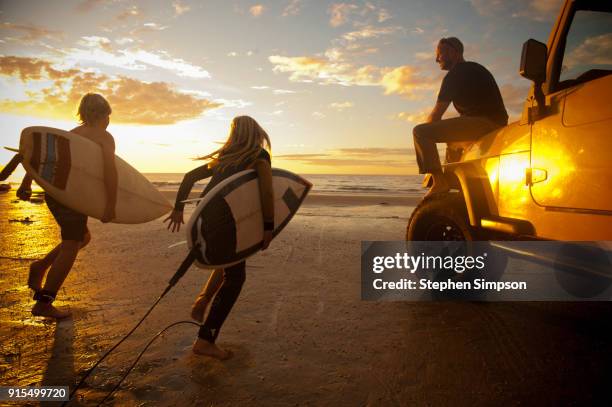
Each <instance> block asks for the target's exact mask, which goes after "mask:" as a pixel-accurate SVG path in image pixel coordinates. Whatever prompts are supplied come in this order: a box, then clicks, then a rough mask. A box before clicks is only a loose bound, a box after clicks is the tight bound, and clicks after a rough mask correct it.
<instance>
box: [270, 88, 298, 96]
mask: <svg viewBox="0 0 612 407" xmlns="http://www.w3.org/2000/svg"><path fill="white" fill-rule="evenodd" d="M272 93H274V94H275V95H291V94H293V93H296V92H295V91H294V90H289V89H274V90H273V91H272Z"/></svg>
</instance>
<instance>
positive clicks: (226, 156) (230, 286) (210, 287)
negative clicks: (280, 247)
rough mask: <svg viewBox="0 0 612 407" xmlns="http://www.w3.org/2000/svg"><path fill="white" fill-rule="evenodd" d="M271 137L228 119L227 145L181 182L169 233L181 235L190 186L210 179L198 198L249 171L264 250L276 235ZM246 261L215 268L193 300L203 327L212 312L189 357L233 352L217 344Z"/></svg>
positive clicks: (244, 121)
mask: <svg viewBox="0 0 612 407" xmlns="http://www.w3.org/2000/svg"><path fill="white" fill-rule="evenodd" d="M265 148H267V149H268V150H269V149H270V138H269V137H268V134H267V133H266V132H265V130H264V129H263V128H261V126H260V125H259V124H258V123H257V122H256V121H255V120H254V119H253V118H251V117H249V116H238V117H235V118H234V120H232V124H231V127H230V133H229V137H228V139H227V141H226V142H225V144H224V145H223V147H221V148H220V149H218V150H216V151H214V152H212V153H210V154H208V155H206V156H204V157H201V158H200V159H201V160H208V163H206V164H204V165H203V166H201V167H198V168H196V169H194V170H192V171H190V172H188V173H187V174H185V177H184V178H183V182H182V183H181V186H180V187H179V191H178V194H177V196H176V203H175V204H174V211H173V212H172V214H171V215H170V216H169V217H168V218H166V219H165V220H164V222H166V221H168V220H170V223H169V224H168V229H169V230H171V231H172V232H175V231H177V232H178V231H179V229H180V227H181V224H183V223H184V222H183V208H184V206H185V205H184V203H183V202H182V201H184V200H185V199H187V197H188V196H189V192H190V191H191V188H192V187H193V185H194V184H195V183H196V182H197V181H199V180H201V179H204V178H208V177H212V179H211V180H210V182H209V183H208V185H207V186H206V188H205V189H204V191H203V192H202V194H201V196H204V195H205V194H206V193H207V192H208V191H210V190H211V189H212V188H213V187H214V186H215V185H217V184H218V183H219V182H221V181H223V180H224V179H226V178H227V177H229V176H231V175H233V174H236V173H237V172H240V171H243V170H246V169H250V168H253V169H255V170H256V171H257V174H258V179H259V188H260V196H261V207H262V212H263V219H264V222H263V225H262V227H263V229H264V238H263V247H262V250H265V249H266V248H267V247H268V245H269V244H270V241H271V240H272V231H273V230H274V195H273V190H272V167H271V160H270V154H269V153H268V152H267V151H266V149H265ZM245 267H246V262H244V261H243V262H241V263H238V264H236V265H233V266H231V267H227V268H225V269H215V270H213V272H212V273H211V275H210V277H209V279H208V282H207V283H206V285H205V286H204V288H203V289H202V292H201V293H200V294H199V295H198V297H197V298H196V300H195V302H194V304H193V306H192V310H191V315H192V317H193V318H194V319H195V320H197V321H199V322H202V321H203V320H204V313H205V311H206V308H207V306H208V304H209V303H211V301H212V305H211V307H210V311H209V313H208V316H207V317H206V320H205V321H204V324H203V325H202V326H201V327H200V331H199V333H198V339H197V340H196V342H195V343H194V345H193V352H194V353H196V354H199V355H205V356H210V357H213V358H217V359H220V360H224V359H228V358H229V357H230V356H231V353H230V352H228V351H225V350H223V349H221V348H219V347H217V345H216V344H215V341H216V339H217V336H218V335H219V331H220V329H221V326H222V325H223V322H224V321H225V319H226V318H227V316H228V314H229V313H230V311H231V309H232V307H233V306H234V303H235V302H236V300H237V299H238V295H239V294H240V290H241V289H242V285H243V284H244V281H245V278H246V273H245Z"/></svg>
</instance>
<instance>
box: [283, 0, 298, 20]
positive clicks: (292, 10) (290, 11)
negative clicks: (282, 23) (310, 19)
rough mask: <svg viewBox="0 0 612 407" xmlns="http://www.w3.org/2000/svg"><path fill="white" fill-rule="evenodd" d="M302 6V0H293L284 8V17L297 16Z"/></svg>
mask: <svg viewBox="0 0 612 407" xmlns="http://www.w3.org/2000/svg"><path fill="white" fill-rule="evenodd" d="M301 8H302V0H291V1H290V2H289V4H287V6H286V7H285V9H284V10H283V14H282V16H283V17H288V16H297V15H298V14H300V10H301Z"/></svg>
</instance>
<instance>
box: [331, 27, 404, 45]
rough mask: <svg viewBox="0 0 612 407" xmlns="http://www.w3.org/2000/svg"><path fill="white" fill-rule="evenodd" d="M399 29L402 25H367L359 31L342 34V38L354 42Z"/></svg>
mask: <svg viewBox="0 0 612 407" xmlns="http://www.w3.org/2000/svg"><path fill="white" fill-rule="evenodd" d="M399 30H400V27H374V26H371V25H367V26H365V27H363V28H361V29H359V30H357V31H351V32H348V33H346V34H344V35H342V38H343V39H345V40H346V41H348V42H353V41H356V40H360V39H368V38H378V37H380V36H382V35H389V34H392V33H394V32H397V31H399Z"/></svg>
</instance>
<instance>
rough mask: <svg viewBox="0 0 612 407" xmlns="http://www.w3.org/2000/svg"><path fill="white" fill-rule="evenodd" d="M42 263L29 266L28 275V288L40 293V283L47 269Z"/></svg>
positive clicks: (36, 262) (37, 262) (38, 262)
mask: <svg viewBox="0 0 612 407" xmlns="http://www.w3.org/2000/svg"><path fill="white" fill-rule="evenodd" d="M41 263H42V262H41V261H40V260H39V261H35V262H34V263H32V264H30V274H29V275H28V287H30V288H31V289H32V290H34V291H40V290H41V289H42V281H43V278H44V277H45V271H46V270H47V268H46V267H45V266H44V264H41Z"/></svg>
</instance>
